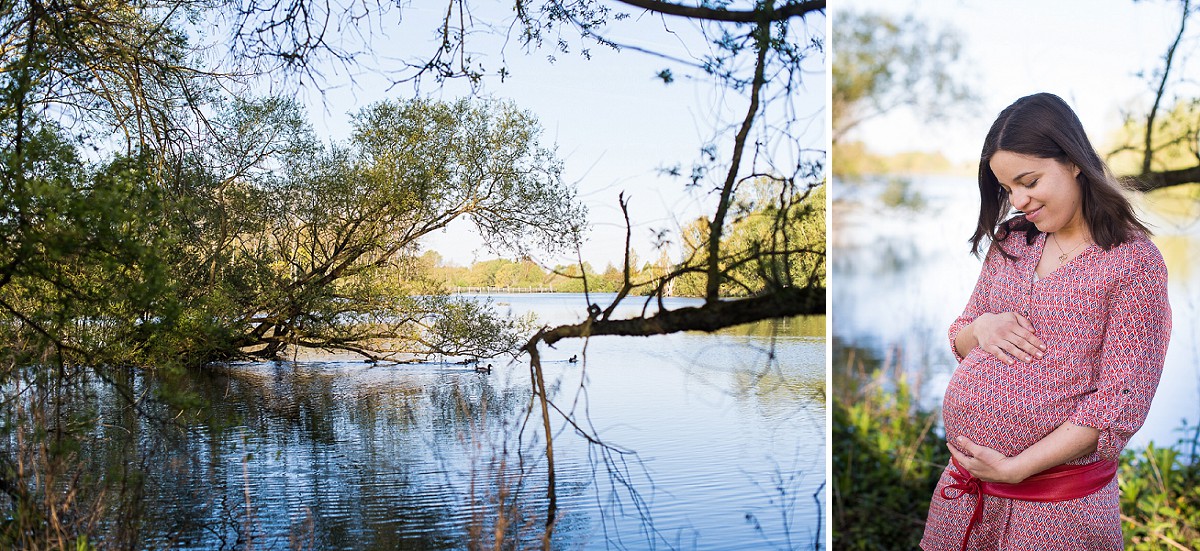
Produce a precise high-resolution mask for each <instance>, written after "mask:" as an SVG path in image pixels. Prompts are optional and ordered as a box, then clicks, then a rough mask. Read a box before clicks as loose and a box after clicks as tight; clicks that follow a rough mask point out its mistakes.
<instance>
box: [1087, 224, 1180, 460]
mask: <svg viewBox="0 0 1200 551" xmlns="http://www.w3.org/2000/svg"><path fill="white" fill-rule="evenodd" d="M1141 252H1142V254H1139V255H1136V256H1135V257H1134V258H1130V259H1129V260H1130V262H1128V263H1126V264H1125V265H1124V266H1122V271H1123V273H1122V274H1121V275H1120V280H1119V281H1118V283H1117V286H1116V288H1115V290H1114V292H1113V295H1112V297H1111V298H1110V301H1109V308H1108V317H1107V319H1106V320H1105V333H1104V341H1103V344H1102V345H1101V349H1100V358H1099V363H1098V373H1097V378H1096V390H1095V392H1092V393H1091V394H1089V395H1087V396H1086V397H1085V398H1084V399H1083V400H1082V401H1081V402H1080V403H1079V405H1078V407H1077V408H1076V410H1075V413H1074V414H1073V415H1072V416H1071V418H1070V421H1071V422H1073V423H1075V424H1076V425H1082V426H1088V427H1092V428H1094V429H1097V430H1099V431H1100V439H1099V442H1098V443H1097V444H1096V453H1097V454H1098V455H1099V456H1100V458H1101V459H1116V458H1117V456H1119V455H1120V453H1121V450H1122V449H1124V447H1125V444H1126V443H1128V442H1129V439H1130V437H1132V436H1133V433H1135V432H1137V430H1138V429H1139V428H1141V426H1142V423H1144V422H1145V421H1146V415H1147V414H1148V413H1149V411H1150V402H1151V400H1152V399H1153V398H1154V392H1155V390H1156V389H1157V388H1158V381H1159V378H1160V376H1161V375H1162V369H1163V362H1164V360H1165V357H1166V353H1167V342H1168V340H1169V339H1170V335H1171V307H1170V304H1169V303H1168V302H1167V269H1166V266H1165V264H1164V263H1163V260H1162V255H1161V254H1159V252H1158V250H1157V249H1154V248H1153V247H1152V246H1151V247H1150V248H1149V249H1142V251H1141Z"/></svg>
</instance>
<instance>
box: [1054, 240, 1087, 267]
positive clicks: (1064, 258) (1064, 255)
mask: <svg viewBox="0 0 1200 551" xmlns="http://www.w3.org/2000/svg"><path fill="white" fill-rule="evenodd" d="M1050 238H1051V239H1053V240H1054V246H1055V247H1058V252H1060V253H1062V254H1060V255H1058V263H1059V264H1062V263H1064V262H1066V261H1067V257H1068V256H1070V254H1071V253H1073V252H1075V249H1078V248H1079V247H1080V246H1082V245H1083V244H1084V243H1087V242H1088V240H1087V239H1084V240H1083V241H1080V242H1079V243H1078V244H1077V245H1075V246H1074V247H1071V250H1069V251H1063V248H1062V245H1060V244H1059V243H1058V236H1057V235H1055V234H1053V233H1052V234H1050Z"/></svg>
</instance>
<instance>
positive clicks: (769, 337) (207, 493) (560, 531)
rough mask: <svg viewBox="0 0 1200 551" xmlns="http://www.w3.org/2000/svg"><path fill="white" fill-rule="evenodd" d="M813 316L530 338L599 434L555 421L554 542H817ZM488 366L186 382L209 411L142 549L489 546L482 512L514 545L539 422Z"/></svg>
mask: <svg viewBox="0 0 1200 551" xmlns="http://www.w3.org/2000/svg"><path fill="white" fill-rule="evenodd" d="M593 298H595V297H593ZM602 298H606V297H602ZM492 299H493V300H494V301H495V303H496V305H497V307H498V308H499V309H500V310H502V311H505V310H507V311H510V312H512V313H513V314H515V315H521V314H524V313H526V312H534V313H536V314H537V315H538V317H539V319H540V320H541V321H542V322H543V323H548V324H556V323H563V322H571V321H575V320H577V319H579V313H580V312H583V305H584V301H583V297H582V295H506V296H496V297H492ZM692 303H693V302H692V301H688V300H686V299H676V300H672V301H671V303H670V304H669V307H672V308H673V307H678V306H683V305H688V304H692ZM824 328H825V319H824V318H798V319H793V320H787V321H783V322H777V323H772V324H766V323H764V324H757V325H751V326H743V327H739V328H734V329H731V330H729V331H725V332H722V333H719V334H716V335H709V334H681V335H670V336H661V337H651V338H629V337H619V338H618V337H603V338H594V339H591V340H590V341H589V342H587V343H586V349H585V346H584V345H585V343H584V342H583V341H564V342H561V343H559V344H558V345H557V348H555V349H549V350H546V351H544V352H543V360H544V362H545V368H546V375H547V377H548V378H549V379H548V381H547V383H548V384H549V385H550V386H551V388H552V389H553V392H554V396H553V397H554V400H555V402H556V403H557V404H558V405H559V407H560V408H561V409H562V410H564V411H572V412H574V414H575V419H576V420H577V422H578V423H579V424H580V425H581V426H583V427H584V428H586V429H587V430H588V431H591V432H592V433H594V434H595V435H597V436H599V437H600V438H601V439H602V440H603V441H604V442H605V443H607V444H610V445H612V446H613V447H614V448H602V447H599V446H596V445H592V444H589V443H588V440H587V439H585V438H584V437H582V436H580V435H579V434H577V433H576V432H575V431H574V430H573V429H571V428H570V427H568V426H567V425H566V424H565V423H564V422H563V421H562V419H561V417H560V416H558V415H554V416H553V419H554V425H555V427H556V430H557V431H558V432H557V434H556V437H555V439H554V441H553V443H554V448H555V455H556V457H555V459H556V466H557V469H556V473H557V477H558V480H557V484H556V487H557V489H558V506H559V512H558V513H559V520H558V525H557V526H558V528H557V530H556V532H555V534H554V548H556V549H794V548H795V549H798V548H808V549H811V548H813V541H814V540H815V538H817V533H818V524H819V519H820V517H819V513H818V511H820V510H822V509H823V507H824V502H825V497H824V490H823V481H824V479H825V471H824V464H825V460H824V458H825V446H824V436H825V402H824V393H825V384H824V372H825V370H824V364H825V361H824V352H825V329H824ZM577 354H578V355H579V356H580V358H582V361H581V362H579V363H570V362H568V361H567V359H568V358H569V357H571V356H572V355H577ZM493 364H494V365H495V369H494V371H493V372H492V373H491V374H490V375H486V374H480V373H475V372H474V371H473V370H471V369H469V368H466V367H464V366H460V365H456V364H453V363H445V364H443V363H430V364H418V365H404V366H384V365H378V366H370V365H367V364H364V363H362V362H361V361H358V360H355V359H323V360H309V361H300V362H295V363H292V362H287V363H254V364H238V365H233V366H229V368H228V369H227V370H225V371H224V372H222V373H220V374H216V375H214V376H213V377H211V380H210V381H207V382H206V383H205V384H204V385H202V388H201V391H202V392H203V393H205V394H207V396H208V397H209V399H211V400H213V401H214V404H215V406H214V409H213V411H212V412H211V414H210V416H209V419H208V422H207V423H206V424H203V425H201V426H202V428H196V429H193V430H192V431H190V432H189V433H188V435H187V436H186V437H185V438H183V439H181V441H180V442H178V443H177V445H175V446H172V447H170V448H169V449H167V450H165V451H163V452H160V453H158V454H156V455H155V457H156V458H161V463H160V464H156V465H153V466H150V467H149V468H150V470H151V472H152V475H151V478H152V481H151V484H150V487H151V488H152V491H151V492H150V493H151V495H149V496H147V497H146V499H145V502H146V510H147V526H149V527H150V528H148V529H147V530H145V531H146V532H148V533H149V534H150V535H149V536H148V537H147V542H146V543H147V546H148V547H151V548H157V547H172V548H177V549H251V548H253V549H294V548H305V549H309V548H315V549H462V548H467V547H471V546H473V542H483V543H484V547H486V548H489V549H490V548H492V540H491V539H489V538H490V537H491V534H493V533H494V531H495V529H496V527H497V525H499V524H505V525H506V526H507V527H508V528H507V529H508V530H509V531H510V532H515V533H517V534H518V537H517V539H518V543H522V542H523V543H524V544H526V545H523V546H515V547H531V546H533V545H535V544H536V541H537V537H538V536H539V534H540V528H541V526H542V523H543V522H544V518H545V514H546V507H547V501H546V499H545V491H546V461H545V457H544V450H545V445H544V442H543V440H542V435H541V431H540V427H541V419H540V417H538V416H537V415H536V414H534V415H533V416H532V418H531V419H530V420H529V421H528V424H527V425H526V424H524V419H525V413H526V410H527V408H528V407H529V404H530V391H529V380H530V377H529V366H528V363H527V362H526V361H518V362H515V363H505V362H502V361H501V362H495V361H493ZM500 511H504V512H505V514H503V515H501V514H499V512H500ZM501 519H503V520H501ZM821 539H822V540H823V539H824V534H823V533H822V535H821Z"/></svg>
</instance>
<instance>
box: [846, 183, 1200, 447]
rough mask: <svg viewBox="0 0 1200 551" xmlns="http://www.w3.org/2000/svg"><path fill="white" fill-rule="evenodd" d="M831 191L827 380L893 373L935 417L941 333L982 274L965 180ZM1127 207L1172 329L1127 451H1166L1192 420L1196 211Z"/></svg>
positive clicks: (1199, 411) (1153, 203)
mask: <svg viewBox="0 0 1200 551" xmlns="http://www.w3.org/2000/svg"><path fill="white" fill-rule="evenodd" d="M833 191H834V196H833V199H832V201H833V216H832V221H833V227H832V228H831V229H832V234H831V235H832V243H831V245H832V247H831V252H830V264H829V266H830V281H832V282H833V283H832V285H831V287H830V289H831V291H830V292H831V304H833V317H832V319H831V322H830V324H831V327H832V338H833V357H834V358H835V360H834V365H833V371H834V373H835V375H836V374H838V373H839V372H844V371H845V370H846V369H847V368H848V367H849V366H848V362H849V361H851V360H849V359H848V358H857V359H858V360H861V359H863V358H866V359H867V360H868V363H873V364H882V365H885V366H886V367H890V368H899V369H903V370H904V371H905V372H906V373H908V374H910V376H911V377H913V378H914V379H915V380H916V381H917V383H918V384H917V385H916V388H917V389H919V390H918V391H919V392H920V396H919V398H920V400H921V403H922V404H924V405H925V406H926V407H936V406H937V405H938V404H939V403H940V401H941V397H942V394H943V393H944V392H945V388H946V384H947V382H948V381H949V378H950V374H951V373H952V372H953V371H954V367H955V365H956V363H955V360H954V357H953V355H952V354H951V352H950V348H949V347H950V344H949V340H948V337H947V335H946V331H947V329H948V327H949V326H950V323H951V322H952V321H953V320H954V318H955V317H957V316H958V315H959V314H960V313H961V312H962V309H963V307H964V306H965V305H966V301H967V298H968V297H969V296H970V294H971V290H972V289H973V288H974V286H975V280H976V278H977V277H978V275H979V270H980V267H981V264H982V261H981V260H980V259H977V258H975V257H974V256H972V255H971V254H970V253H969V250H970V249H969V247H970V246H969V244H968V242H967V239H968V238H969V237H970V235H971V233H973V231H974V227H975V220H976V218H977V216H978V203H979V196H978V193H979V192H978V187H977V186H976V183H975V180H974V178H973V177H969V176H968V177H962V176H912V177H905V178H877V179H873V180H868V181H864V182H861V183H840V182H839V183H837V184H836V185H835V186H834V187H833ZM1135 205H1136V206H1137V208H1138V210H1139V212H1140V213H1141V214H1142V216H1143V221H1145V222H1148V223H1149V224H1150V227H1151V230H1152V231H1154V233H1155V236H1154V237H1153V240H1154V242H1155V244H1157V245H1158V247H1159V249H1160V250H1161V251H1162V253H1163V257H1164V258H1165V260H1166V263H1167V270H1168V273H1169V276H1168V277H1169V288H1168V293H1169V296H1170V302H1171V309H1172V318H1173V327H1172V332H1171V342H1170V347H1169V349H1168V352H1167V359H1166V366H1165V368H1164V370H1163V377H1162V382H1161V384H1160V385H1159V389H1158V393H1157V395H1156V397H1155V399H1154V403H1153V406H1152V408H1151V410H1150V414H1149V417H1148V418H1147V420H1146V424H1145V426H1144V427H1143V428H1142V430H1141V431H1140V432H1139V433H1138V434H1136V435H1135V436H1134V438H1133V440H1132V441H1131V445H1132V446H1144V445H1145V444H1146V443H1148V442H1150V441H1156V442H1159V443H1174V442H1175V441H1176V440H1177V439H1178V438H1179V437H1181V436H1182V433H1181V432H1180V431H1179V430H1178V429H1179V428H1180V427H1181V425H1182V423H1183V422H1184V421H1185V420H1186V422H1187V423H1188V424H1189V425H1190V426H1193V427H1194V426H1195V425H1196V423H1197V422H1198V421H1200V388H1198V386H1197V381H1198V380H1200V353H1198V350H1197V349H1198V346H1200V334H1198V330H1200V325H1198V320H1200V201H1195V200H1191V201H1190V202H1189V201H1183V200H1177V199H1176V200H1173V199H1169V198H1162V197H1157V196H1154V195H1151V196H1142V195H1140V194H1139V195H1136V196H1135ZM855 361H857V360H855ZM834 384H836V377H835V383H834Z"/></svg>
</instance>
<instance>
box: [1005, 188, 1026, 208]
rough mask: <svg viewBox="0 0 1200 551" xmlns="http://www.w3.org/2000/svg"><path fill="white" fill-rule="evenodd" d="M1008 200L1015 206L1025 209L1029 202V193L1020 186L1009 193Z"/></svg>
mask: <svg viewBox="0 0 1200 551" xmlns="http://www.w3.org/2000/svg"><path fill="white" fill-rule="evenodd" d="M1008 202H1010V203H1012V206H1013V208H1015V209H1017V210H1021V211H1023V210H1025V207H1026V206H1027V205H1028V204H1029V194H1028V193H1026V192H1025V191H1024V190H1022V189H1021V188H1019V187H1018V188H1016V189H1013V190H1012V193H1011V194H1009V196H1008Z"/></svg>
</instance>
